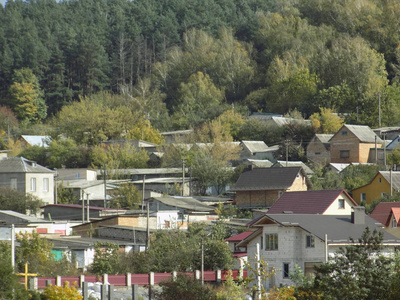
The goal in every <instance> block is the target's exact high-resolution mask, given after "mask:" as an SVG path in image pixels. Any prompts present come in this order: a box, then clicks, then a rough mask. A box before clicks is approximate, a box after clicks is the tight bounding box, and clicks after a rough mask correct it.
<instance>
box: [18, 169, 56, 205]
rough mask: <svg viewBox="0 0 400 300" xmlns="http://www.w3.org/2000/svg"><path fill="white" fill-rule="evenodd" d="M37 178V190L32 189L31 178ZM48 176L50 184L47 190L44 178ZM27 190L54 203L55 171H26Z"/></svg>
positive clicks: (45, 201) (47, 202)
mask: <svg viewBox="0 0 400 300" xmlns="http://www.w3.org/2000/svg"><path fill="white" fill-rule="evenodd" d="M32 178H35V179H36V191H32V190H31V179H32ZM45 178H47V179H48V181H49V186H48V189H47V191H46V190H45V186H44V182H43V179H45ZM25 191H26V193H29V194H31V195H34V196H36V197H38V198H39V199H40V200H42V201H43V202H44V204H45V205H47V204H54V174H53V173H26V176H25Z"/></svg>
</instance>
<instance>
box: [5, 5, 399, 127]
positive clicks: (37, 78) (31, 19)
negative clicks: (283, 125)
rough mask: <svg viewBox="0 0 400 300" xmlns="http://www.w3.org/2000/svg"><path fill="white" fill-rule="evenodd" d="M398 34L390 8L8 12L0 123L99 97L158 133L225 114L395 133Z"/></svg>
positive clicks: (44, 116) (47, 8) (37, 118)
mask: <svg viewBox="0 0 400 300" xmlns="http://www.w3.org/2000/svg"><path fill="white" fill-rule="evenodd" d="M399 23H400V2H399V1H398V0H334V1H333V0H268V1H266V0H201V1H200V0H168V1H166V0H135V1H126V0H71V1H61V2H56V1H55V0H36V1H21V0H16V1H8V2H6V4H5V5H4V6H1V5H0V104H1V105H2V106H3V107H1V109H0V115H1V116H0V119H2V120H3V121H2V122H0V123H2V124H1V126H2V127H5V126H6V125H7V122H8V125H9V123H10V120H11V119H13V118H16V119H17V121H20V122H21V121H22V122H25V123H24V124H38V123H41V122H44V121H48V120H50V119H51V118H52V117H57V115H58V114H59V113H60V112H61V111H62V110H63V109H65V107H67V106H68V105H70V104H71V103H74V102H76V101H82V99H84V98H85V97H88V98H90V97H92V96H93V95H99V93H100V94H101V93H104V92H107V93H109V97H114V99H117V100H115V101H116V102H118V101H119V102H118V105H117V104H114V107H112V105H111V108H110V105H108V107H109V108H110V109H111V110H112V109H117V106H121V105H124V107H125V108H129V110H131V111H132V112H134V113H135V114H137V115H141V116H143V117H144V118H145V119H146V120H148V121H150V122H151V124H152V125H153V126H154V127H155V128H156V129H158V130H172V129H186V128H188V127H194V126H196V125H199V124H201V123H203V122H204V121H207V120H212V119H214V118H216V117H218V116H219V115H221V114H222V113H223V112H224V111H226V110H228V109H232V108H234V109H235V110H236V111H237V112H239V113H241V114H242V115H246V114H249V113H250V112H254V111H259V112H273V113H280V114H285V113H287V112H289V111H291V110H293V109H296V110H298V111H299V112H300V113H301V114H302V115H303V117H305V118H308V117H309V116H310V115H311V114H313V113H315V112H318V111H319V109H320V107H325V108H330V109H332V110H333V111H336V112H338V113H342V114H343V115H344V116H345V117H346V121H347V122H350V123H353V124H368V125H370V126H378V125H379V124H378V111H380V114H381V116H382V117H381V125H382V126H385V125H386V126H389V125H399V120H400V113H399V112H400V86H399V76H400V50H399V47H400V31H399V28H400V26H399V25H400V24H399ZM103 95H104V94H103ZM111 95H112V96H111ZM115 97H116V98H115ZM100 98H101V97H100ZM115 101H114V102H115ZM7 107H8V108H9V109H11V111H10V110H9V109H8V108H7ZM4 120H7V121H4ZM3 129H4V130H6V128H3Z"/></svg>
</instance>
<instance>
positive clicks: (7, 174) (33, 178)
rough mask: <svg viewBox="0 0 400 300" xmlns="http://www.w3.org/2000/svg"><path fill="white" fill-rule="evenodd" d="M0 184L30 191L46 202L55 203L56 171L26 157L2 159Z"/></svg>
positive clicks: (0, 163) (24, 191)
mask: <svg viewBox="0 0 400 300" xmlns="http://www.w3.org/2000/svg"><path fill="white" fill-rule="evenodd" d="M0 186H1V187H5V188H11V189H16V190H18V191H20V192H23V193H24V194H28V193H29V194H31V195H33V196H36V197H38V198H39V199H40V200H42V201H43V202H44V203H45V204H53V203H54V171H52V170H50V169H47V168H45V167H43V166H41V165H38V164H37V163H36V162H35V161H32V160H28V159H26V158H24V157H5V158H3V159H2V160H0Z"/></svg>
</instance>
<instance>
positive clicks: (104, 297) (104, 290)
mask: <svg viewBox="0 0 400 300" xmlns="http://www.w3.org/2000/svg"><path fill="white" fill-rule="evenodd" d="M107 287H108V286H107V285H105V284H102V285H101V286H100V299H101V300H107Z"/></svg>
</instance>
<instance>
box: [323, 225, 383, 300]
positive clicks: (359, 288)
mask: <svg viewBox="0 0 400 300" xmlns="http://www.w3.org/2000/svg"><path fill="white" fill-rule="evenodd" d="M353 243H354V241H353ZM381 243H382V233H380V232H379V233H378V232H377V231H376V230H374V231H373V232H370V230H369V228H368V227H367V228H366V229H365V231H364V233H363V235H362V237H361V238H360V239H359V240H358V243H357V244H356V243H354V245H351V246H347V247H346V248H341V249H339V250H338V251H337V252H336V254H335V256H334V257H333V258H331V259H330V261H328V262H327V263H324V264H322V265H319V266H315V269H316V277H315V288H316V290H317V291H319V292H321V293H323V295H324V297H323V299H377V300H379V299H382V300H383V299H388V296H389V293H390V279H389V278H390V275H391V259H390V258H388V257H386V256H384V255H382V254H381V249H382V245H381Z"/></svg>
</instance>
